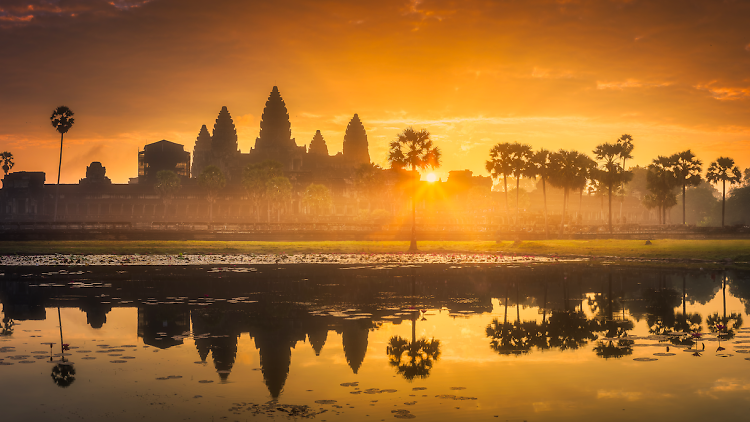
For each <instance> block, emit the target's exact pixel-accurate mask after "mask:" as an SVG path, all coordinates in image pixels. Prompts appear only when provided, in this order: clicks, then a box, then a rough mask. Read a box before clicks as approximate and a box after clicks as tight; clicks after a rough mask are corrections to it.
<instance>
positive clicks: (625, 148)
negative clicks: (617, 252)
mask: <svg viewBox="0 0 750 422" xmlns="http://www.w3.org/2000/svg"><path fill="white" fill-rule="evenodd" d="M617 144H618V145H620V148H622V153H621V154H620V157H622V168H623V170H627V167H625V162H626V161H627V160H629V159H631V158H633V154H632V152H633V149H634V148H635V146H634V145H633V137H632V136H630V135H628V134H627V133H624V134H623V135H622V136H620V138H619V139H618V140H617ZM620 186H621V187H624V186H623V184H622V183H621V184H620ZM624 202H625V195H622V196H621V197H620V220H622V206H623V203H624Z"/></svg>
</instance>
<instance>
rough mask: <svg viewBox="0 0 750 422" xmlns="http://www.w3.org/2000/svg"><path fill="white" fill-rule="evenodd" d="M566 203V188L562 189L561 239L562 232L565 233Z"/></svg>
mask: <svg viewBox="0 0 750 422" xmlns="http://www.w3.org/2000/svg"><path fill="white" fill-rule="evenodd" d="M566 205H568V188H567V187H566V188H565V189H563V210H562V218H561V219H560V238H561V239H562V235H563V233H565V206H566Z"/></svg>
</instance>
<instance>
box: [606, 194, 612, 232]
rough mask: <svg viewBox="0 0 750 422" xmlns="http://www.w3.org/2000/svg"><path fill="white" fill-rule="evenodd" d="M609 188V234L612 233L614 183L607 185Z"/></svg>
mask: <svg viewBox="0 0 750 422" xmlns="http://www.w3.org/2000/svg"><path fill="white" fill-rule="evenodd" d="M607 190H609V195H607V196H608V197H609V198H608V199H609V234H612V184H611V183H610V184H608V185H607Z"/></svg>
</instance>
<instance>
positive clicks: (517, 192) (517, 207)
mask: <svg viewBox="0 0 750 422" xmlns="http://www.w3.org/2000/svg"><path fill="white" fill-rule="evenodd" d="M520 187H521V178H520V177H519V178H517V179H516V226H518V221H519V217H520V214H519V210H520V209H521V208H520V206H519V203H518V194H519V188H520Z"/></svg>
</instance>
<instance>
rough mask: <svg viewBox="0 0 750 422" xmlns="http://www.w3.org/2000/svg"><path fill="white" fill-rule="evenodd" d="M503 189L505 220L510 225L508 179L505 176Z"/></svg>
mask: <svg viewBox="0 0 750 422" xmlns="http://www.w3.org/2000/svg"><path fill="white" fill-rule="evenodd" d="M503 187H504V188H505V218H506V221H507V223H508V225H510V207H509V206H508V177H507V176H506V175H504V174H503Z"/></svg>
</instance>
